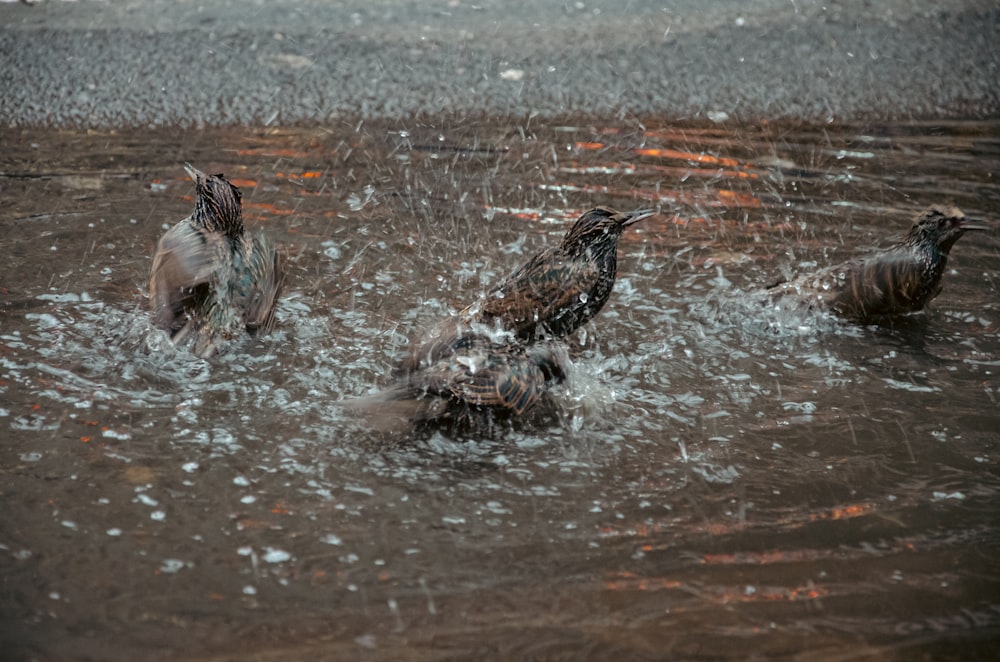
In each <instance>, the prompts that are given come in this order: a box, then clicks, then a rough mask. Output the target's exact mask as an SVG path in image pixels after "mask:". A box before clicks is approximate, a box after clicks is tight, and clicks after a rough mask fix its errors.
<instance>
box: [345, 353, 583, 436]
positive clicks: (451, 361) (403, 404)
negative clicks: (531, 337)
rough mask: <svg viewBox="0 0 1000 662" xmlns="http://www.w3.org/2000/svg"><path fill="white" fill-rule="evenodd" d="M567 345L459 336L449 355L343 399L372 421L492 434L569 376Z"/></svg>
mask: <svg viewBox="0 0 1000 662" xmlns="http://www.w3.org/2000/svg"><path fill="white" fill-rule="evenodd" d="M568 366H569V358H568V356H567V354H566V350H565V349H564V348H563V347H562V346H561V345H559V344H556V343H552V342H542V343H536V344H533V345H530V346H524V345H522V344H520V343H517V342H514V343H506V342H503V341H502V340H498V339H496V338H491V337H489V336H486V335H476V334H467V335H464V336H462V337H460V338H457V339H456V340H455V342H454V344H453V345H452V346H451V347H450V348H449V351H448V352H447V355H446V356H444V357H443V358H439V359H437V360H435V361H434V362H432V363H430V364H429V365H426V366H424V367H422V368H421V369H420V370H417V371H413V372H410V373H408V374H406V375H405V376H403V377H401V378H400V379H399V381H398V382H397V383H396V384H395V385H393V386H391V387H389V388H388V389H386V390H384V391H381V392H379V393H375V394H373V395H370V396H366V397H363V398H357V399H354V400H348V401H345V402H344V403H343V404H344V406H346V407H347V408H349V409H354V410H359V411H362V412H363V413H367V414H369V417H370V418H371V422H372V425H373V427H376V428H379V429H382V430H383V431H389V430H391V429H393V428H394V427H395V426H398V425H400V424H404V425H413V424H416V425H418V426H419V425H422V424H432V425H435V426H444V427H445V428H446V429H450V430H452V431H459V432H472V433H477V434H488V433H490V432H492V431H494V430H495V429H496V426H497V425H498V424H499V423H501V422H503V421H509V420H511V419H513V418H516V417H520V416H522V415H524V414H527V413H529V412H531V411H533V410H534V409H535V408H536V407H537V406H538V404H539V403H540V402H541V400H542V398H543V396H544V395H545V393H546V391H547V389H548V388H549V387H550V386H551V385H552V384H555V383H558V382H561V381H563V380H564V379H565V378H566V374H567V369H568Z"/></svg>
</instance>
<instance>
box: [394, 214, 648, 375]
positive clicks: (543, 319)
mask: <svg viewBox="0 0 1000 662" xmlns="http://www.w3.org/2000/svg"><path fill="white" fill-rule="evenodd" d="M652 215H653V211H652V210H649V209H642V210H638V211H632V212H619V211H615V210H613V209H609V208H607V207H595V208H594V209H591V210H589V211H587V212H585V213H584V214H583V215H582V216H580V218H579V219H577V221H576V223H574V225H573V227H572V228H570V230H569V232H568V233H567V234H566V236H565V237H564V238H563V240H562V242H561V243H560V244H559V245H558V246H554V247H552V248H549V249H547V250H544V251H542V252H541V253H538V254H537V255H535V256H534V257H533V258H531V259H530V260H528V262H526V263H525V264H524V265H522V266H521V267H520V268H518V269H517V270H515V271H514V272H513V273H511V274H510V275H509V276H508V277H507V278H506V279H505V280H504V281H503V282H502V283H501V284H500V285H499V286H498V287H496V288H495V289H493V290H491V291H489V292H488V293H487V295H486V296H485V297H484V298H483V299H482V300H480V301H478V302H476V303H474V304H473V305H471V306H469V307H467V308H465V309H464V310H462V311H461V312H459V314H458V315H457V317H456V318H454V319H451V320H447V321H445V322H443V323H442V324H439V325H438V326H437V327H436V328H435V329H434V330H433V331H432V332H431V333H430V334H428V336H427V337H426V338H425V339H424V341H423V342H421V343H419V344H416V345H415V346H414V348H413V349H412V350H411V352H410V354H409V355H408V356H407V358H406V359H405V360H404V361H403V365H402V366H401V368H400V372H401V373H407V372H411V371H413V370H416V369H419V368H420V367H421V366H425V365H430V364H433V363H434V362H435V361H437V360H438V359H440V358H442V357H443V356H445V355H447V354H448V352H449V351H450V348H451V347H452V346H453V345H454V344H455V342H456V341H457V340H458V339H460V338H461V337H463V336H464V335H468V334H469V333H470V329H472V328H473V327H475V326H476V325H485V326H487V327H490V328H492V329H494V330H498V331H500V332H502V333H509V334H512V335H513V336H514V338H516V339H517V340H519V341H523V342H528V343H530V342H534V341H535V340H538V339H540V338H563V337H565V336H568V335H570V334H571V333H573V332H574V331H576V330H577V329H578V328H580V327H581V326H583V325H584V324H586V323H587V322H589V321H590V320H591V319H592V318H593V317H594V316H595V315H597V313H598V312H600V310H601V308H603V307H604V304H605V303H607V301H608V298H609V297H610V295H611V290H612V288H613V287H614V284H615V279H616V277H617V271H618V239H619V238H620V237H621V235H622V233H623V232H624V231H625V229H626V228H628V227H629V226H631V225H633V224H635V223H638V222H639V221H641V220H643V219H645V218H648V217H650V216H652Z"/></svg>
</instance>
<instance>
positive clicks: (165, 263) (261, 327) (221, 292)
mask: <svg viewBox="0 0 1000 662" xmlns="http://www.w3.org/2000/svg"><path fill="white" fill-rule="evenodd" d="M185 169H186V170H187V172H188V174H189V175H190V176H191V178H192V179H193V180H194V182H195V187H196V201H195V208H194V212H193V213H192V214H191V215H190V216H188V217H187V218H185V219H183V220H181V221H180V222H179V223H177V224H176V225H175V226H173V227H172V228H170V229H169V230H168V231H167V233H166V234H164V235H163V237H161V238H160V241H159V242H158V243H157V246H156V252H155V253H154V255H153V268H152V272H151V274H150V279H149V294H150V305H151V308H152V315H153V322H154V324H156V326H158V327H160V328H161V329H164V330H166V331H167V332H169V333H170V337H171V339H173V341H174V342H175V343H178V344H180V343H182V342H190V343H191V344H192V347H193V351H194V353H195V354H197V355H198V356H201V357H208V356H211V355H212V354H214V353H216V352H217V351H218V350H219V349H220V347H221V346H222V344H223V342H224V341H226V340H229V339H231V338H234V337H236V336H238V335H239V334H240V333H242V332H243V331H244V330H246V331H248V332H250V333H251V334H253V333H266V332H268V331H270V330H271V329H272V328H273V326H274V323H275V318H274V309H275V306H276V304H277V302H278V295H279V294H280V291H281V284H282V280H283V274H282V268H281V259H280V257H279V254H278V252H277V250H276V249H275V246H274V244H273V243H272V242H271V241H270V239H268V238H267V237H266V236H264V235H262V234H256V235H253V236H251V235H250V234H249V233H247V232H246V231H245V230H244V228H243V204H242V195H241V194H240V190H239V189H238V188H236V187H235V186H234V185H233V184H232V183H231V182H229V181H228V180H227V179H226V178H225V177H224V176H223V175H221V174H220V175H206V174H205V173H203V172H201V171H199V170H196V169H195V168H193V167H191V166H190V165H186V166H185Z"/></svg>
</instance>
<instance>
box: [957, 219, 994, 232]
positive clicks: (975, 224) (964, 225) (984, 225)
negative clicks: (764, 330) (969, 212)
mask: <svg viewBox="0 0 1000 662" xmlns="http://www.w3.org/2000/svg"><path fill="white" fill-rule="evenodd" d="M958 227H959V229H961V230H963V231H970V230H982V231H983V232H988V231H990V230H993V229H994V227H995V226H994V225H993V224H992V223H990V222H989V221H987V220H985V219H981V218H963V219H962V221H961V222H960V223H959V224H958Z"/></svg>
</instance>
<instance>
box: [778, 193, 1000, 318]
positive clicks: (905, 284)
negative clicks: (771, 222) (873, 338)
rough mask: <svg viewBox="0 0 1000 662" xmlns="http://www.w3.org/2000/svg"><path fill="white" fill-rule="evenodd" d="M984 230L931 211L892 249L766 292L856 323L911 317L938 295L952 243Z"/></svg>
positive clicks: (952, 211)
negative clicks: (880, 318) (827, 311)
mask: <svg viewBox="0 0 1000 662" xmlns="http://www.w3.org/2000/svg"><path fill="white" fill-rule="evenodd" d="M989 229H990V225H988V224H987V223H985V222H983V221H979V220H972V219H968V218H966V217H965V214H963V213H962V211H961V210H960V209H957V208H955V207H931V208H930V209H928V210H927V211H924V212H923V213H922V214H920V216H918V217H917V220H916V222H915V223H914V224H913V227H911V228H910V231H909V233H907V235H906V236H905V237H904V238H903V240H902V241H901V242H899V243H898V244H896V245H895V246H892V247H890V248H887V249H884V250H881V251H879V252H876V253H873V254H871V255H869V256H867V257H862V258H857V259H853V260H849V261H847V262H844V263H842V264H838V265H836V266H833V267H828V268H826V269H822V270H820V271H817V272H815V273H812V274H807V275H804V276H800V277H799V278H796V279H795V280H793V281H791V282H779V283H776V284H774V285H772V286H771V287H769V288H768V289H770V290H771V291H772V292H773V295H774V296H779V297H780V296H786V295H794V296H796V297H797V298H798V299H799V300H800V301H801V302H803V303H805V304H807V305H809V306H810V307H813V306H816V307H819V308H822V309H825V310H829V311H831V312H833V313H836V314H837V315H839V316H840V317H843V318H846V319H848V320H852V321H858V322H866V321H869V320H871V319H873V318H878V317H882V316H889V315H904V314H906V313H912V312H916V311H918V310H921V309H922V308H923V307H924V306H926V305H927V303H928V302H929V301H930V300H931V299H933V298H934V297H936V296H937V295H938V294H940V292H941V287H942V286H941V277H942V275H943V274H944V269H945V265H946V263H947V261H948V253H949V251H950V250H951V247H952V246H954V245H955V242H956V241H958V240H959V238H961V236H962V235H963V234H965V233H966V232H968V231H972V230H989Z"/></svg>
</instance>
